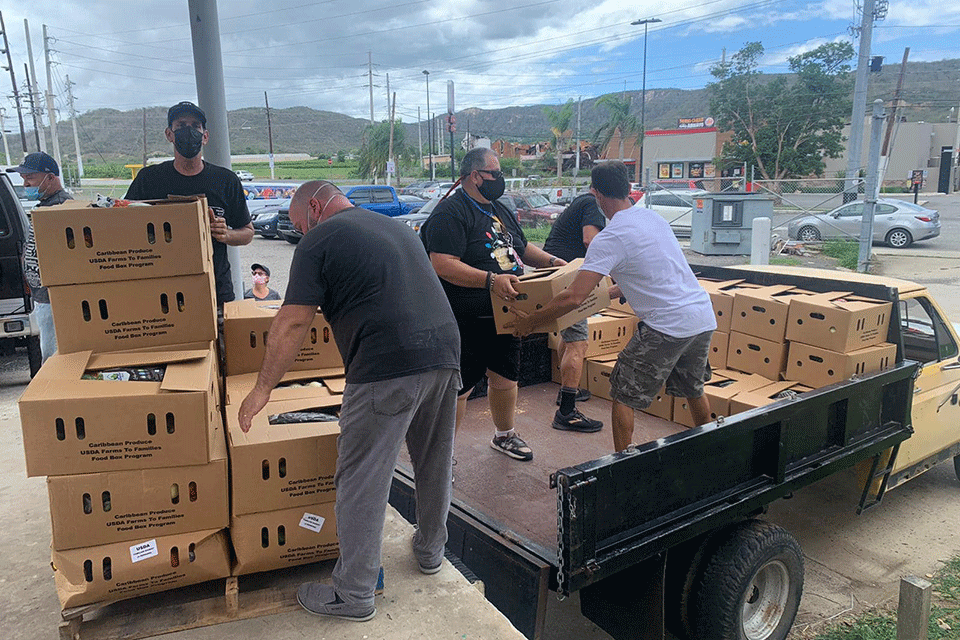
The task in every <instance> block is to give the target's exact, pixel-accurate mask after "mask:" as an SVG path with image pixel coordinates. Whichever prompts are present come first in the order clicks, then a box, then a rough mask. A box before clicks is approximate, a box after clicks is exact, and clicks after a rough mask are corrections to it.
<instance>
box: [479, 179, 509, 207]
mask: <svg viewBox="0 0 960 640" xmlns="http://www.w3.org/2000/svg"><path fill="white" fill-rule="evenodd" d="M480 175H481V177H482V176H483V174H480ZM506 188H507V183H506V182H505V181H504V179H503V176H500V177H499V178H497V179H496V180H487V179H486V178H484V180H483V182H482V183H480V186H479V187H477V191H479V192H480V195H481V196H483V197H484V199H485V200H487V201H488V202H493V201H494V200H496V199H497V198H499V197H500V196H502V195H503V191H504V189H506Z"/></svg>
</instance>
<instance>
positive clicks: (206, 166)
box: [126, 102, 253, 305]
mask: <svg viewBox="0 0 960 640" xmlns="http://www.w3.org/2000/svg"><path fill="white" fill-rule="evenodd" d="M164 135H165V136H166V137H167V140H168V141H170V142H171V143H173V160H168V161H166V162H162V163H160V164H156V165H151V166H149V167H144V168H143V169H141V170H140V171H139V172H138V173H137V177H136V178H135V179H134V181H133V183H131V184H130V188H129V189H128V190H127V196H126V197H127V199H129V200H159V199H162V198H166V197H167V196H169V195H178V196H194V195H205V196H206V197H207V204H208V205H209V209H208V211H207V213H208V215H209V217H210V232H211V233H210V235H211V236H212V237H213V271H214V275H215V276H216V283H217V304H218V305H223V303H224V302H230V301H231V300H233V299H234V294H233V282H232V280H231V278H230V261H229V259H228V258H227V245H232V246H241V245H245V244H250V242H251V241H252V240H253V223H251V222H250V212H249V211H247V201H246V198H245V197H244V194H243V186H242V185H241V183H240V178H238V177H237V175H236V174H235V173H234V172H233V171H230V170H229V169H226V168H224V167H218V166H217V165H215V164H211V163H209V162H206V161H204V160H203V159H201V157H200V151H201V150H202V149H203V145H205V144H206V143H207V141H208V140H209V138H210V132H209V131H208V130H207V116H206V115H205V114H204V113H203V110H202V109H201V108H200V107H198V106H197V105H195V104H193V103H192V102H179V103H177V104H175V105H173V106H172V107H170V109H169V111H167V128H166V130H164Z"/></svg>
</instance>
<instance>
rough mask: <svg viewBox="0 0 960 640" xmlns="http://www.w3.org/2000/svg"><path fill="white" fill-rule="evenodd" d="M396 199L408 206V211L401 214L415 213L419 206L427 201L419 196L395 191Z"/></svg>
mask: <svg viewBox="0 0 960 640" xmlns="http://www.w3.org/2000/svg"><path fill="white" fill-rule="evenodd" d="M397 199H398V200H400V203H401V204H403V206H405V207H408V212H407V213H405V214H402V215H409V214H411V213H416V212H417V211H419V210H420V207H422V206H423V205H425V204H427V202H428V200H426V199H424V198H421V197H420V196H415V195H411V194H409V193H397Z"/></svg>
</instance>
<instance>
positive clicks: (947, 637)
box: [813, 555, 960, 640]
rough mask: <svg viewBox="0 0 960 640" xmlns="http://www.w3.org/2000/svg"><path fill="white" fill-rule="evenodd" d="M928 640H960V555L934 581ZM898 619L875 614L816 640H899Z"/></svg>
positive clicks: (862, 616)
mask: <svg viewBox="0 0 960 640" xmlns="http://www.w3.org/2000/svg"><path fill="white" fill-rule="evenodd" d="M931 582H932V583H933V597H932V599H931V600H932V606H931V608H930V624H929V626H928V635H927V637H928V638H929V640H956V638H960V555H958V556H956V557H954V558H952V559H951V560H950V561H949V562H947V563H946V564H945V565H944V566H943V567H942V568H941V569H940V570H939V571H938V572H937V573H936V575H935V576H934V577H933V580H931ZM896 637H897V619H896V615H895V613H894V612H891V611H884V610H876V611H869V612H867V613H864V614H862V615H860V616H858V617H857V618H854V619H852V620H848V621H844V622H841V623H840V624H838V625H836V626H835V627H833V628H831V629H829V630H827V631H824V632H823V633H821V634H819V635H817V636H815V637H814V638H813V640H896Z"/></svg>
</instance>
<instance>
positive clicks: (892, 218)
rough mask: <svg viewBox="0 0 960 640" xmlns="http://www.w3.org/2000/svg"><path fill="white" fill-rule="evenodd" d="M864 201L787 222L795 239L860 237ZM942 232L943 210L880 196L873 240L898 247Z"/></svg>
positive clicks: (852, 238) (875, 216) (875, 215)
mask: <svg viewBox="0 0 960 640" xmlns="http://www.w3.org/2000/svg"><path fill="white" fill-rule="evenodd" d="M864 204H865V203H864V202H863V201H862V200H858V201H856V202H850V203H848V204H845V205H842V206H839V207H837V208H836V209H834V210H833V211H830V212H828V213H817V214H812V215H807V216H803V217H801V218H797V219H796V220H792V221H791V222H790V223H789V224H788V225H787V235H788V237H789V238H790V239H791V240H803V241H805V242H815V241H817V240H829V239H833V238H839V239H845V240H856V239H857V238H859V237H860V224H861V222H862V220H863V207H864ZM939 235H940V214H939V213H938V212H936V211H934V210H933V209H927V208H925V207H921V206H920V205H916V204H913V203H912V202H907V201H906V200H896V199H892V198H879V199H878V200H877V208H876V211H875V213H874V218H873V241H874V242H883V243H886V244H887V245H889V246H891V247H894V248H896V249H903V248H904V247H909V246H910V245H911V244H913V243H914V242H917V241H919V240H926V239H928V238H936V237H937V236H939Z"/></svg>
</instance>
